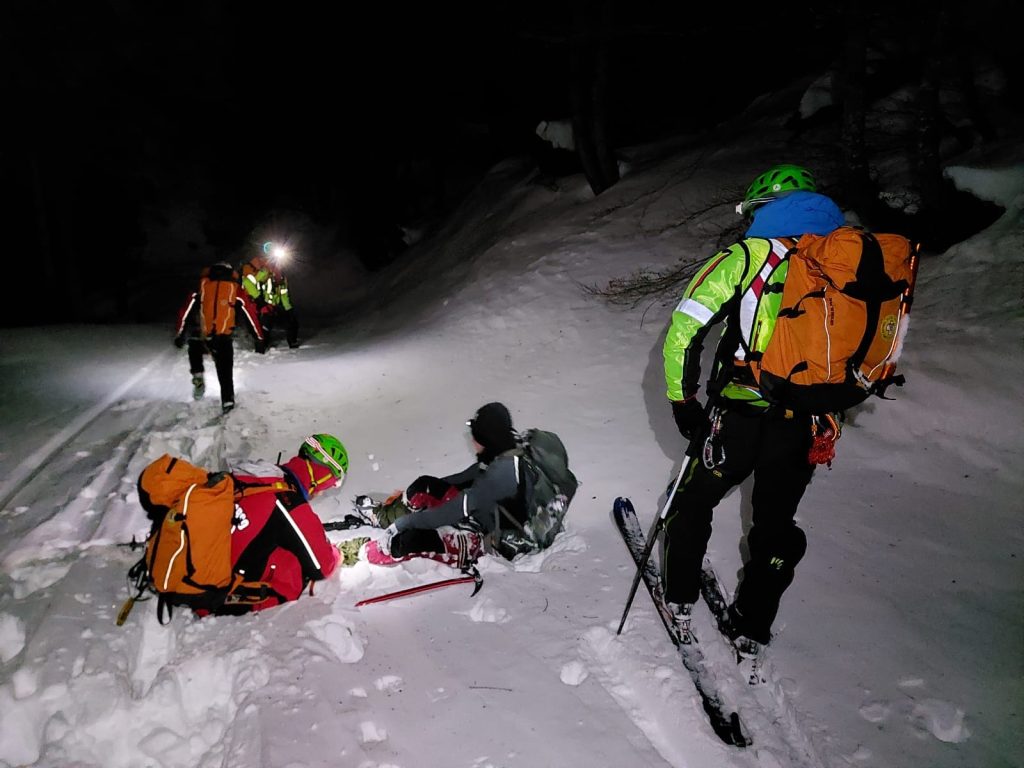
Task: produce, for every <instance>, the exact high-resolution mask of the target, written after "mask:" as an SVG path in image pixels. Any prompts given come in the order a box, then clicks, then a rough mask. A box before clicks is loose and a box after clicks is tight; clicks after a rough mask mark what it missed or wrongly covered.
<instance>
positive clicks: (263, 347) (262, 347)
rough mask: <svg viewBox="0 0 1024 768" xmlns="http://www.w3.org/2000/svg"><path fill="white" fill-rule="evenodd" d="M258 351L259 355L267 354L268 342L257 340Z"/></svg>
mask: <svg viewBox="0 0 1024 768" xmlns="http://www.w3.org/2000/svg"><path fill="white" fill-rule="evenodd" d="M256 353H257V354H259V355H265V354H266V353H267V342H266V341H260V340H259V339H257V340H256Z"/></svg>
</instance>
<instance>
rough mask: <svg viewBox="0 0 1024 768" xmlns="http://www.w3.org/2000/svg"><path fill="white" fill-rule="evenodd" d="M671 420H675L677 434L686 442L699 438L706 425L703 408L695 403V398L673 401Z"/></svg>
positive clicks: (706, 420)
mask: <svg viewBox="0 0 1024 768" xmlns="http://www.w3.org/2000/svg"><path fill="white" fill-rule="evenodd" d="M672 418H673V419H675V422H676V429H678V430H679V434H681V435H682V436H683V437H685V438H686V439H687V440H693V439H694V438H695V437H700V435H701V433H702V432H703V431H704V428H705V427H706V426H707V425H708V416H707V414H706V413H705V412H704V406H702V405H701V404H700V403H699V402H698V401H697V398H696V396H693V397H688V398H686V399H685V400H673V401H672Z"/></svg>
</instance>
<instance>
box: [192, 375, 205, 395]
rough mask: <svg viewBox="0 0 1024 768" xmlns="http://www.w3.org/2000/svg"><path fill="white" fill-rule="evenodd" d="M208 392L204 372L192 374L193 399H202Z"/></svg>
mask: <svg viewBox="0 0 1024 768" xmlns="http://www.w3.org/2000/svg"><path fill="white" fill-rule="evenodd" d="M205 392H206V382H205V381H203V374H201V373H197V374H194V375H193V376H192V399H193V400H202V399H203V394H204V393H205Z"/></svg>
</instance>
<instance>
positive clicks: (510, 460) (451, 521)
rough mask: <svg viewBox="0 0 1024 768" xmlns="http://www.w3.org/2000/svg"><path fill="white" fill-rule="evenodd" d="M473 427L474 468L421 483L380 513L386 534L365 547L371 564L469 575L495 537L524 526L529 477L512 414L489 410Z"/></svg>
mask: <svg viewBox="0 0 1024 768" xmlns="http://www.w3.org/2000/svg"><path fill="white" fill-rule="evenodd" d="M467 424H468V426H469V428H470V432H471V434H472V436H473V445H474V448H475V450H476V461H475V462H474V463H473V464H471V465H470V466H469V467H467V468H466V469H464V470H462V471H461V472H458V473H456V474H454V475H447V476H445V477H432V476H430V475H423V476H422V477H419V478H417V479H416V480H415V481H413V482H412V484H411V485H409V487H408V488H406V490H405V492H404V494H403V495H402V496H401V497H399V496H398V494H395V495H394V496H392V497H391V498H390V499H388V501H386V502H385V503H384V505H383V506H382V507H380V508H379V509H378V510H377V512H376V520H377V522H378V524H379V525H381V526H387V531H386V532H385V535H384V537H382V538H381V539H379V540H376V541H371V542H369V543H368V544H367V547H366V555H367V559H368V560H369V561H370V562H371V563H374V564H375V565H393V564H395V563H398V562H401V561H403V560H408V559H409V558H411V557H416V556H420V557H429V558H432V559H435V560H438V561H440V562H443V563H446V564H448V565H453V566H458V567H466V566H468V565H469V564H471V563H472V562H474V561H475V560H476V559H477V558H479V557H480V555H482V554H483V553H484V539H485V538H486V537H488V535H489V534H492V533H494V532H495V531H497V530H499V529H509V528H513V527H515V526H516V525H518V526H519V527H522V526H523V525H524V524H525V521H526V519H527V502H526V499H527V496H528V491H529V488H528V487H527V486H528V484H529V483H528V481H527V477H528V473H526V472H524V471H523V470H524V467H522V466H521V462H520V460H519V459H520V457H519V456H518V455H516V454H517V453H518V450H517V449H518V448H519V437H518V435H517V434H516V432H515V429H514V428H513V426H512V417H511V415H510V414H509V411H508V408H506V407H505V406H504V405H502V404H501V403H488V404H487V405H485V406H483V407H482V408H480V410H478V411H477V412H476V414H475V415H474V416H473V418H472V419H470V420H469V421H468V422H467ZM499 551H500V550H499ZM501 553H502V554H505V555H506V556H511V555H514V554H515V553H514V552H513V553H511V555H510V553H508V552H505V551H502V552H501Z"/></svg>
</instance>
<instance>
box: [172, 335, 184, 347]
mask: <svg viewBox="0 0 1024 768" xmlns="http://www.w3.org/2000/svg"><path fill="white" fill-rule="evenodd" d="M174 346H176V347H177V348H178V349H181V348H182V347H184V346H185V338H184V337H183V336H175V337H174Z"/></svg>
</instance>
